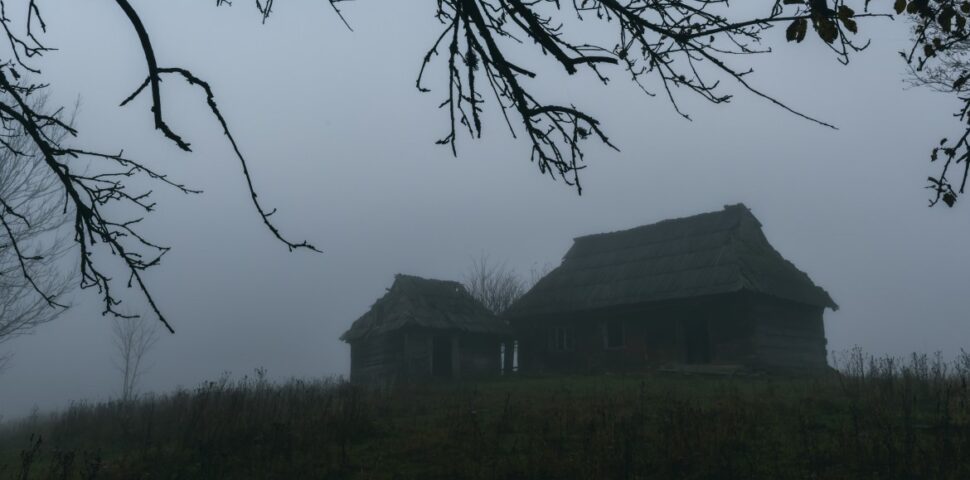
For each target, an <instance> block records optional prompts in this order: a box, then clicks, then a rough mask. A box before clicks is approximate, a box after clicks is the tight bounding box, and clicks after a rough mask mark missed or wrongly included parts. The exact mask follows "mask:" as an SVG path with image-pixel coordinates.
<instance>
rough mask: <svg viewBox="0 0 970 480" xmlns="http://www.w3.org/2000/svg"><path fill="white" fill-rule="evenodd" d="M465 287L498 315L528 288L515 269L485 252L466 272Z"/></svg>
mask: <svg viewBox="0 0 970 480" xmlns="http://www.w3.org/2000/svg"><path fill="white" fill-rule="evenodd" d="M465 287H466V288H467V289H468V293H471V295H472V296H473V297H475V298H476V299H477V300H478V301H480V302H482V304H483V305H485V308H487V309H489V310H490V311H491V312H492V313H494V314H496V315H500V314H502V312H504V311H506V310H508V308H509V307H510V306H512V304H513V303H515V301H516V300H518V299H519V297H521V296H522V294H524V293H525V292H526V289H527V287H526V284H525V282H523V281H522V279H521V278H519V276H518V275H517V274H516V273H515V271H514V270H512V269H511V268H509V267H508V266H507V265H506V264H505V263H504V262H502V263H499V262H496V261H494V260H492V259H491V257H489V256H488V255H486V254H484V253H483V254H482V255H480V256H479V257H478V258H475V259H473V260H472V264H471V266H470V267H469V268H468V272H467V273H466V274H465Z"/></svg>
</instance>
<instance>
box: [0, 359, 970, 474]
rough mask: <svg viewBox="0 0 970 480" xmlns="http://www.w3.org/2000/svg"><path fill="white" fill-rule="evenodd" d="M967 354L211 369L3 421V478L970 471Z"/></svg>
mask: <svg viewBox="0 0 970 480" xmlns="http://www.w3.org/2000/svg"><path fill="white" fill-rule="evenodd" d="M968 383H970V355H967V354H964V355H963V356H962V357H960V358H958V359H957V361H956V362H953V363H944V362H942V361H940V360H939V359H938V358H936V359H933V358H927V357H926V356H918V355H917V356H913V357H912V358H911V359H908V360H907V361H905V362H901V361H900V360H897V359H889V358H884V359H872V358H866V357H864V356H863V355H862V354H861V353H859V352H858V351H856V352H853V353H851V354H849V355H847V356H846V357H845V358H843V361H842V362H841V365H840V373H833V374H831V375H826V376H822V377H814V378H807V377H806V378H778V377H757V378H750V377H746V378H709V377H697V376H695V377H685V376H664V375H660V374H654V375H640V376H597V377H592V376H590V377H569V378H514V379H507V380H497V381H491V382H484V383H478V384H454V385H446V386H409V387H399V388H394V389H383V390H375V389H364V388H360V387H356V386H352V385H348V384H345V383H341V382H337V381H313V382H305V381H291V382H288V383H285V384H281V385H278V384H271V383H269V382H267V381H265V380H264V379H262V378H261V376H257V377H256V378H243V379H239V380H234V381H231V380H229V379H228V378H226V379H222V380H220V381H217V382H211V383H207V384H205V385H202V386H200V387H199V388H197V389H195V390H192V391H177V392H175V393H171V394H168V395H163V396H157V397H151V398H144V399H142V400H139V401H137V402H133V403H127V404H125V403H120V402H109V403H103V404H97V405H89V404H78V405H75V406H73V407H71V408H69V409H68V410H66V411H64V412H61V413H58V414H55V415H52V416H50V417H47V418H36V417H35V418H31V419H27V420H24V421H22V422H19V423H16V424H13V425H7V426H6V427H4V428H3V429H2V430H0V479H7V478H10V479H24V480H26V479H95V478H97V479H148V478H151V479H221V478H231V479H248V478H294V479H297V478H392V479H396V478H401V479H406V478H418V479H439V478H440V479H451V478H514V479H519V478H583V479H586V478H596V479H599V478H617V479H620V478H718V479H721V478H723V479H731V478H736V479H755V478H766V479H767V478H771V479H776V478H846V479H849V478H852V479H857V478H858V479H867V478H871V479H882V478H934V479H935V478H941V479H945V478H953V479H967V478H970V386H968Z"/></svg>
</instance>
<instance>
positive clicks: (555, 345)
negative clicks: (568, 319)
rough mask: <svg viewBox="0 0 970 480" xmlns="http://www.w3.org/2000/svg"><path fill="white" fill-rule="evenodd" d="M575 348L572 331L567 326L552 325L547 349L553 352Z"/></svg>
mask: <svg viewBox="0 0 970 480" xmlns="http://www.w3.org/2000/svg"><path fill="white" fill-rule="evenodd" d="M575 348H576V340H575V338H573V331H572V329H571V328H568V327H553V329H552V330H551V331H550V335H549V350H550V351H553V352H568V351H572V350H573V349H575Z"/></svg>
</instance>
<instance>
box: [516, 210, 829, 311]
mask: <svg viewBox="0 0 970 480" xmlns="http://www.w3.org/2000/svg"><path fill="white" fill-rule="evenodd" d="M742 290H748V291H752V292H760V293H764V294H768V295H772V296H775V297H779V298H783V299H787V300H792V301H795V302H799V303H803V304H808V305H815V306H821V307H828V308H832V309H838V305H836V304H835V302H834V301H833V300H832V298H831V297H830V296H829V294H828V293H827V292H826V291H825V290H823V289H822V288H821V287H818V286H816V285H815V284H814V283H813V282H812V280H811V279H810V278H808V275H806V274H805V273H804V272H802V271H801V270H799V269H798V268H796V267H795V266H794V265H793V264H792V263H791V262H789V261H787V260H785V259H784V258H783V257H782V256H781V254H779V253H778V252H777V251H776V250H775V249H774V248H773V247H772V246H771V244H769V243H768V240H767V239H766V238H765V236H764V233H763V232H762V231H761V223H759V222H758V220H757V219H756V218H755V217H754V215H752V213H751V211H750V210H748V208H747V207H745V206H744V205H742V204H737V205H728V206H725V207H724V209H723V210H721V211H717V212H710V213H702V214H700V215H694V216H691V217H684V218H678V219H672V220H664V221H662V222H658V223H654V224H652V225H644V226H641V227H636V228H632V229H630V230H623V231H619V232H612V233H602V234H596V235H588V236H584V237H579V238H576V239H575V240H574V241H573V246H572V248H570V249H569V251H568V252H567V253H566V256H565V257H564V258H563V262H562V264H561V265H560V266H559V267H558V268H556V269H555V270H553V271H552V272H550V273H549V274H548V275H547V276H545V277H544V278H542V279H541V280H540V281H539V282H538V283H537V284H536V285H535V286H534V287H533V288H532V289H531V290H530V291H529V292H528V293H526V294H525V295H524V296H523V297H522V298H521V299H520V300H519V301H518V302H516V303H515V304H514V305H513V306H512V308H511V309H510V310H509V312H508V316H509V317H512V318H514V317H522V316H529V315H543V314H555V313H564V312H572V311H581V310H591V309H597V308H605V307H613V306H619V305H631V304H637V303H644V302H653V301H659V300H670V299H678V298H688V297H698V296H702V295H712V294H719V293H728V292H737V291H742Z"/></svg>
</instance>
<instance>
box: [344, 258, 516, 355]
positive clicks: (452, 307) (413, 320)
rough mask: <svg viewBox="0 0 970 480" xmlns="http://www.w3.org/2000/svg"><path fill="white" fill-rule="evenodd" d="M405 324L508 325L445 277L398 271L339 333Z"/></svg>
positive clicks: (475, 329)
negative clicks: (421, 275) (384, 289)
mask: <svg viewBox="0 0 970 480" xmlns="http://www.w3.org/2000/svg"><path fill="white" fill-rule="evenodd" d="M405 327H419V328H429V329H438V330H449V331H462V332H472V333H483V334H495V335H507V334H509V327H508V325H507V324H506V323H505V322H504V321H502V320H500V319H498V318H497V317H496V316H495V315H494V314H492V312H490V311H488V309H486V308H485V306H484V305H482V303H481V302H479V301H478V300H476V299H475V298H474V297H472V296H471V294H470V293H468V291H467V290H465V287H464V286H463V285H462V284H460V283H458V282H453V281H448V280H434V279H428V278H421V277H416V276H413V275H404V274H400V273H399V274H397V275H395V276H394V284H393V285H391V288H389V289H387V293H386V294H384V296H383V297H381V298H379V299H378V300H377V301H376V302H374V305H372V306H371V308H370V310H368V311H367V313H365V314H363V315H361V317H360V318H358V319H357V320H356V321H354V323H353V325H351V326H350V329H349V330H347V331H346V332H344V334H343V335H342V336H341V337H340V339H341V340H343V341H345V342H353V341H355V340H360V339H364V338H367V337H371V336H374V335H380V334H384V333H388V332H392V331H395V330H399V329H402V328H405Z"/></svg>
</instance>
